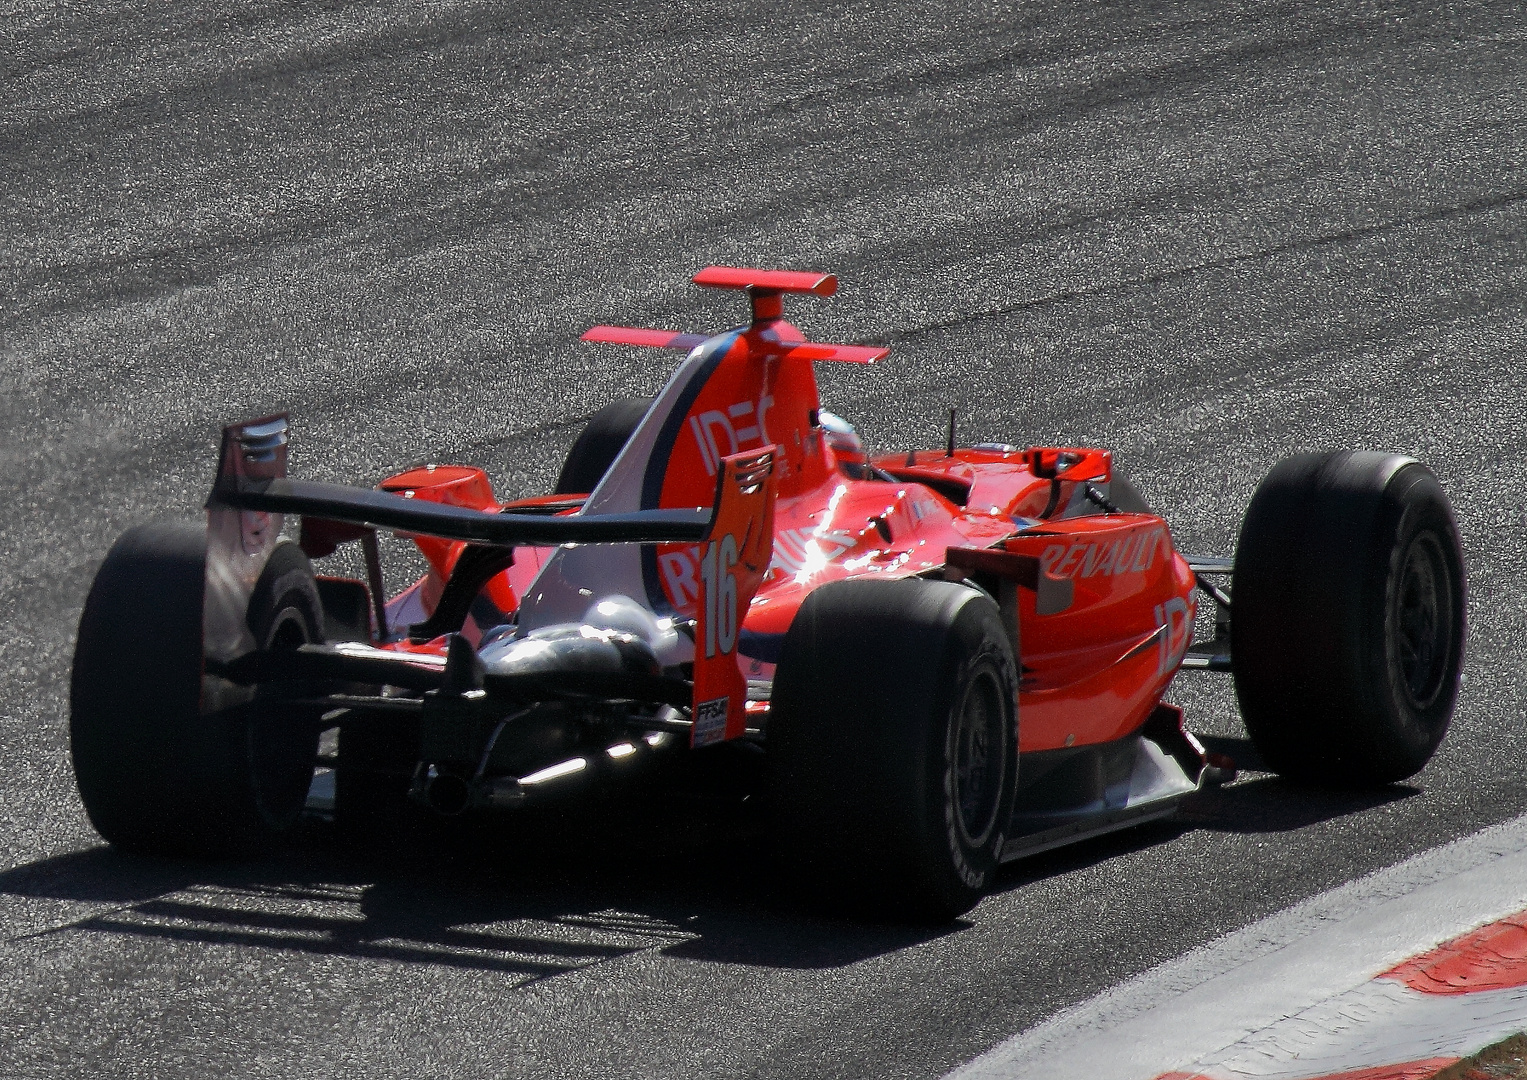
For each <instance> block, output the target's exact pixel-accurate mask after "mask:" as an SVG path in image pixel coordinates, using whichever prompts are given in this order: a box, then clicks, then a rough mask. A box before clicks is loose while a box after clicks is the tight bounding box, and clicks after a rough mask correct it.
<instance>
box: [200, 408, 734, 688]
mask: <svg viewBox="0 0 1527 1080" xmlns="http://www.w3.org/2000/svg"><path fill="white" fill-rule="evenodd" d="M286 459H287V417H286V415H285V414H284V413H283V414H279V415H275V416H266V417H262V418H260V419H258V420H249V421H246V422H244V423H242V424H233V425H230V426H229V427H226V428H224V429H223V442H222V449H221V452H220V454H219V458H218V467H217V480H216V482H215V483H214V484H213V487H212V493H211V495H210V496H209V497H208V499H207V507H206V509H207V587H206V592H205V595H204V600H203V611H202V643H203V652H204V654H205V655H206V656H207V658H208V659H209V660H214V661H220V662H224V663H226V662H229V661H232V660H234V659H236V658H237V657H239V656H242V655H244V654H245V653H247V652H250V651H251V650H253V649H254V648H255V641H254V637H253V635H252V634H251V633H250V631H249V628H248V626H247V625H246V622H245V613H246V612H247V611H248V609H249V599H250V597H251V596H252V595H253V593H254V587H255V583H256V582H257V581H258V580H259V577H260V573H261V571H263V570H264V569H265V562H266V560H267V559H268V558H269V556H270V553H271V552H272V551H273V550H274V549H275V546H276V543H277V542H278V541H279V540H280V536H281V526H282V523H283V521H284V516H285V515H286V514H300V515H302V516H304V517H306V518H309V519H322V520H325V521H330V522H345V523H347V524H350V525H355V526H359V527H361V528H362V529H397V530H401V531H405V532H411V533H416V534H420V535H425V536H438V537H440V538H442V539H445V540H461V541H465V542H466V543H469V544H474V545H478V546H481V547H488V548H494V547H496V548H502V549H504V550H505V554H506V556H507V554H508V551H509V549H512V548H514V547H517V546H523V545H531V544H534V545H545V546H556V545H562V544H650V543H694V542H697V541H698V542H704V541H705V540H706V539H707V538H708V537H709V536H710V534H711V532H712V526H713V524H714V523H715V518H716V510H715V507H713V506H712V507H694V508H683V509H672V510H644V511H639V512H637V513H629V514H604V515H587V516H585V515H581V514H580V515H572V516H567V517H556V516H547V515H542V514H517V513H496V514H495V513H486V512H484V511H481V510H473V509H468V508H465V507H460V506H448V505H445V504H442V503H433V502H425V501H423V500H417V499H409V498H405V497H404V496H402V495H395V494H392V493H391V492H386V491H375V490H372V489H370V488H357V487H347V486H345V485H343V484H325V483H317V482H314V481H309V480H290V479H288V478H287V476H286ZM474 592H475V590H474ZM469 599H470V598H469Z"/></svg>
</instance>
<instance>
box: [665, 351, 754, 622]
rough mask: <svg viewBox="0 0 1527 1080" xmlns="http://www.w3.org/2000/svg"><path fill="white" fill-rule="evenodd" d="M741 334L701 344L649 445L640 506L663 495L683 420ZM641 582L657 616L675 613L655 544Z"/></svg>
mask: <svg viewBox="0 0 1527 1080" xmlns="http://www.w3.org/2000/svg"><path fill="white" fill-rule="evenodd" d="M741 336H742V331H741V330H740V329H739V330H732V331H730V332H728V333H725V334H718V335H716V336H715V337H713V338H711V339H710V341H709V342H708V343H706V344H705V345H704V346H702V348H704V349H706V350H708V351H707V352H705V353H702V354H701V355H702V356H703V357H704V360H703V362H702V363H701V365H700V366H699V368H698V369H696V371H695V373H694V375H692V376H691V377H690V380H689V382H688V383H686V384H685V386H684V390H683V392H682V393H681V394H680V395H679V399H678V400H677V401H676V402H674V406H673V408H672V410H670V411H669V413H668V415H667V416H666V417H664V418H663V426H662V428H661V429H660V430H659V431H658V436H657V441H656V442H654V443H653V444H652V453H651V455H650V456H649V457H648V458H647V472H646V475H644V476H643V477H642V506H643V507H656V506H657V504H658V501H659V500H660V499H661V498H662V497H663V478H664V477H666V476H667V475H668V459H669V458H670V457H672V456H673V448H674V446H675V445H677V443H678V441H679V434H680V433H681V432H682V431H683V430H684V421H685V420H686V419H688V417H689V409H690V407H691V406H692V405H694V403H695V399H696V398H697V397H699V396H700V391H701V390H703V389H705V384H706V383H708V382H709V381H710V377H711V376H712V375H714V374H715V373H716V369H717V368H718V367H720V366H721V361H722V360H724V359H725V358H726V355H727V353H729V352H731V351H732V346H733V345H735V344H736V343H737V339H738V338H739V337H741ZM642 585H643V587H644V588H645V589H646V590H647V606H648V607H650V608H651V609H652V610H653V611H654V612H655V613H657V614H658V615H671V614H673V613H674V611H673V605H672V604H670V603H669V602H668V597H667V595H666V594H665V593H664V592H663V581H662V578H661V577H659V576H658V569H657V547H656V546H655V545H653V544H643V545H642Z"/></svg>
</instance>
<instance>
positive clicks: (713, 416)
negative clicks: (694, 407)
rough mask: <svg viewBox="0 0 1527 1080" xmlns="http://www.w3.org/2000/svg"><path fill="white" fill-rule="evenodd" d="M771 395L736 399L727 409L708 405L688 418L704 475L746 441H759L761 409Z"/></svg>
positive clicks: (763, 410) (765, 407) (766, 408)
mask: <svg viewBox="0 0 1527 1080" xmlns="http://www.w3.org/2000/svg"><path fill="white" fill-rule="evenodd" d="M773 404H774V399H773V398H772V397H770V396H768V395H765V396H764V397H763V398H761V399H760V400H759V401H758V402H757V403H754V402H751V401H739V402H738V403H737V404H735V405H729V406H727V408H726V409H724V410H723V409H707V410H706V411H705V412H701V413H695V414H694V415H693V416H691V417H690V418H689V431H690V434H691V435H693V436H694V440H695V445H696V446H698V447H699V449H700V460H701V462H703V463H704V465H705V472H706V475H707V476H715V475H716V470H717V469H718V468H720V467H721V459H722V458H724V457H728V456H730V455H732V454H735V453H737V452H738V451H739V450H741V449H742V448H743V445H744V444H745V443H753V442H760V443H761V442H762V441H763V436H764V422H763V417H764V413H766V412H768V411H769V406H771V405H773Z"/></svg>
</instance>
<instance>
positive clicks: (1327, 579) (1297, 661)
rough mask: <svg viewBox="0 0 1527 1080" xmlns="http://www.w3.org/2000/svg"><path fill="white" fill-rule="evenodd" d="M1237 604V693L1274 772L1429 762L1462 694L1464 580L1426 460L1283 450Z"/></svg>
mask: <svg viewBox="0 0 1527 1080" xmlns="http://www.w3.org/2000/svg"><path fill="white" fill-rule="evenodd" d="M1233 602H1234V606H1233V617H1232V635H1233V636H1232V641H1233V653H1234V672H1235V687H1236V697H1237V699H1238V700H1239V702H1240V708H1241V715H1242V718H1243V720H1244V721H1245V724H1246V730H1247V732H1248V733H1249V734H1250V735H1251V738H1252V741H1253V742H1254V743H1255V744H1256V747H1257V749H1258V751H1259V752H1260V753H1261V755H1262V757H1263V759H1264V760H1265V761H1266V762H1267V763H1268V765H1269V766H1270V767H1271V768H1272V769H1274V770H1275V771H1276V772H1278V773H1280V774H1282V775H1284V776H1286V777H1289V778H1291V779H1296V780H1300V781H1306V782H1314V783H1327V784H1347V785H1371V784H1384V783H1392V782H1395V781H1398V780H1403V779H1405V778H1406V777H1408V776H1412V775H1414V774H1415V773H1416V772H1418V771H1420V769H1421V768H1422V766H1424V765H1425V764H1426V763H1427V761H1429V760H1430V759H1431V756H1432V754H1433V753H1434V752H1435V751H1436V749H1437V746H1438V745H1439V744H1440V743H1441V742H1442V738H1443V736H1444V735H1445V734H1446V733H1447V728H1448V723H1449V721H1450V718H1451V716H1452V712H1453V705H1454V703H1455V701H1456V700H1457V696H1458V686H1459V678H1460V672H1461V671H1462V666H1463V648H1464V635H1465V611H1464V608H1465V580H1464V566H1463V553H1462V545H1461V543H1460V541H1459V537H1458V526H1457V524H1456V522H1455V521H1454V518H1453V512H1452V509H1451V507H1450V506H1449V504H1448V500H1447V496H1446V495H1444V494H1443V492H1442V488H1441V486H1440V485H1439V484H1438V482H1437V478H1436V477H1435V476H1434V475H1433V474H1432V472H1431V471H1430V470H1429V469H1427V468H1426V466H1424V465H1421V464H1420V463H1418V462H1415V461H1413V460H1411V459H1409V458H1405V457H1400V456H1398V455H1394V454H1378V453H1370V452H1358V451H1345V452H1341V453H1328V454H1301V455H1299V456H1297V457H1293V458H1289V459H1288V460H1286V461H1283V462H1281V463H1279V464H1278V466H1277V467H1275V468H1274V469H1273V470H1272V472H1271V473H1270V474H1269V475H1268V477H1267V478H1266V479H1265V480H1264V481H1263V482H1262V484H1261V485H1260V486H1259V487H1258V488H1257V492H1256V495H1255V496H1254V497H1253V498H1252V501H1251V505H1250V506H1249V507H1248V508H1247V511H1246V518H1245V522H1244V524H1243V526H1242V529H1241V536H1240V540H1239V542H1238V544H1237V546H1236V556H1235V587H1234V596H1233Z"/></svg>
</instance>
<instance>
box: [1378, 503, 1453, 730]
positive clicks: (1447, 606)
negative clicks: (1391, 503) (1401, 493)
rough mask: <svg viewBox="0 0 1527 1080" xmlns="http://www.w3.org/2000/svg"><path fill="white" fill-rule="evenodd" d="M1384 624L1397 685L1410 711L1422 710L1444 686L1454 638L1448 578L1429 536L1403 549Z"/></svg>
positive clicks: (1438, 548)
mask: <svg viewBox="0 0 1527 1080" xmlns="http://www.w3.org/2000/svg"><path fill="white" fill-rule="evenodd" d="M1388 622H1389V655H1390V657H1391V660H1392V663H1393V664H1394V666H1395V668H1396V670H1397V672H1398V674H1399V682H1400V685H1401V686H1403V687H1404V688H1405V695H1406V697H1407V698H1408V699H1409V700H1410V704H1411V705H1412V706H1413V707H1414V708H1416V709H1425V708H1427V707H1428V706H1430V705H1431V704H1432V703H1433V702H1435V701H1436V700H1437V697H1438V695H1440V694H1441V693H1442V690H1443V688H1444V686H1445V685H1446V683H1447V678H1448V672H1449V670H1450V669H1451V667H1452V655H1453V651H1454V649H1453V642H1454V637H1455V633H1456V626H1455V623H1456V615H1455V612H1454V604H1453V587H1452V576H1451V575H1450V574H1449V573H1448V565H1447V561H1446V559H1445V557H1444V555H1443V553H1442V546H1441V544H1439V543H1438V542H1437V538H1436V536H1434V535H1433V534H1432V533H1429V532H1425V533H1420V534H1419V535H1417V536H1415V537H1414V538H1412V540H1411V542H1410V544H1409V546H1407V547H1406V549H1405V554H1404V556H1403V558H1402V559H1401V561H1400V575H1399V584H1398V586H1397V587H1396V588H1395V590H1394V592H1393V594H1392V596H1391V600H1390V611H1389V620H1388Z"/></svg>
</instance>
